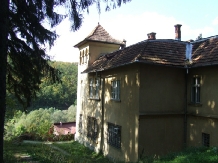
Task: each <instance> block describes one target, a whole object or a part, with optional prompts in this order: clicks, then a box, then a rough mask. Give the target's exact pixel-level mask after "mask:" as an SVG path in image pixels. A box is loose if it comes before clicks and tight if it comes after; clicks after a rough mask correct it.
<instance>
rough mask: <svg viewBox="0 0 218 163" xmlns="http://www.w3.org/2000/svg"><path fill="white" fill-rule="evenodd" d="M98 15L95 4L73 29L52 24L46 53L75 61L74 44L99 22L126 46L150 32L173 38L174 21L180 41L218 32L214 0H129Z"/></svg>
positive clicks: (66, 24) (216, 0)
mask: <svg viewBox="0 0 218 163" xmlns="http://www.w3.org/2000/svg"><path fill="white" fill-rule="evenodd" d="M101 8H102V9H101V14H100V15H99V14H98V12H97V7H96V5H93V6H92V7H91V8H90V9H89V14H87V13H85V14H84V15H83V16H84V19H83V24H82V27H81V28H80V29H79V30H78V31H76V32H73V31H71V30H70V21H69V20H68V19H65V20H64V21H63V22H62V23H61V24H59V25H58V26H57V27H56V32H57V34H58V35H59V38H58V39H57V40H56V41H55V44H54V46H53V47H52V48H51V49H48V50H47V51H48V54H49V55H50V56H51V57H52V58H53V60H56V61H63V62H78V60H79V50H78V49H77V48H74V45H75V44H77V43H78V42H80V41H82V40H83V39H84V38H85V37H86V36H88V35H89V34H90V33H91V32H92V30H93V29H94V28H95V27H96V26H97V25H98V22H99V23H100V25H101V26H102V27H103V28H104V29H105V30H106V31H107V32H108V33H109V34H110V35H111V36H112V37H113V38H115V39H118V40H123V39H125V40H126V41H127V43H126V44H127V46H130V45H132V44H135V43H137V42H140V41H143V40H146V39H147V34H148V33H150V32H155V33H156V39H174V38H175V27H174V25H175V24H181V25H182V27H181V40H182V41H187V40H190V39H193V40H195V39H196V38H197V37H198V36H199V34H202V37H203V38H206V37H210V36H215V35H218V10H217V8H218V0H207V1H205V0H132V1H131V2H128V3H126V4H122V6H121V7H119V8H116V9H113V10H110V11H109V12H105V11H104V8H105V4H104V3H103V1H102V2H101Z"/></svg>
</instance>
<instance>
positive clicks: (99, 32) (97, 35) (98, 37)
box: [74, 24, 124, 47]
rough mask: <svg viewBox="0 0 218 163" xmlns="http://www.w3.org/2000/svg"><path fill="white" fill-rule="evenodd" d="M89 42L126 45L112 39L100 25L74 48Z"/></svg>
mask: <svg viewBox="0 0 218 163" xmlns="http://www.w3.org/2000/svg"><path fill="white" fill-rule="evenodd" d="M87 41H94V42H104V43H110V44H118V45H124V42H123V41H120V40H116V39H114V38H113V37H111V36H110V34H109V33H108V32H107V31H106V30H105V29H104V28H103V27H102V26H101V25H100V24H98V26H97V27H95V29H94V30H93V31H92V32H91V33H90V34H89V35H88V36H87V37H86V38H85V39H84V40H82V41H81V42H79V43H77V44H76V45H75V46H74V47H79V46H80V45H82V44H84V43H86V42H87Z"/></svg>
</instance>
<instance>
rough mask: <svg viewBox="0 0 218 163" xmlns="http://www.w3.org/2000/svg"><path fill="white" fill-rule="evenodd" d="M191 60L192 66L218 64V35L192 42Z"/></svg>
mask: <svg viewBox="0 0 218 163" xmlns="http://www.w3.org/2000/svg"><path fill="white" fill-rule="evenodd" d="M192 62H193V63H192V65H191V66H192V67H201V66H209V65H218V37H217V36H215V37H211V38H208V39H202V40H199V41H196V42H194V43H193V51H192Z"/></svg>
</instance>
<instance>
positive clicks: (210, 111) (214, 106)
mask: <svg viewBox="0 0 218 163" xmlns="http://www.w3.org/2000/svg"><path fill="white" fill-rule="evenodd" d="M217 74H218V67H215V66H211V67H203V68H195V69H191V70H190V71H189V74H188V83H189V84H188V102H189V103H190V102H191V83H192V80H193V76H194V75H199V76H200V77H201V83H200V84H201V86H200V104H202V106H199V107H196V106H193V105H188V112H189V113H195V114H198V115H208V116H209V115H213V116H216V117H217V118H218V94H217V90H218V75H217Z"/></svg>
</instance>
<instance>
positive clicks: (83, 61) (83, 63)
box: [82, 50, 84, 64]
mask: <svg viewBox="0 0 218 163" xmlns="http://www.w3.org/2000/svg"><path fill="white" fill-rule="evenodd" d="M82 64H84V50H83V52H82Z"/></svg>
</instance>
